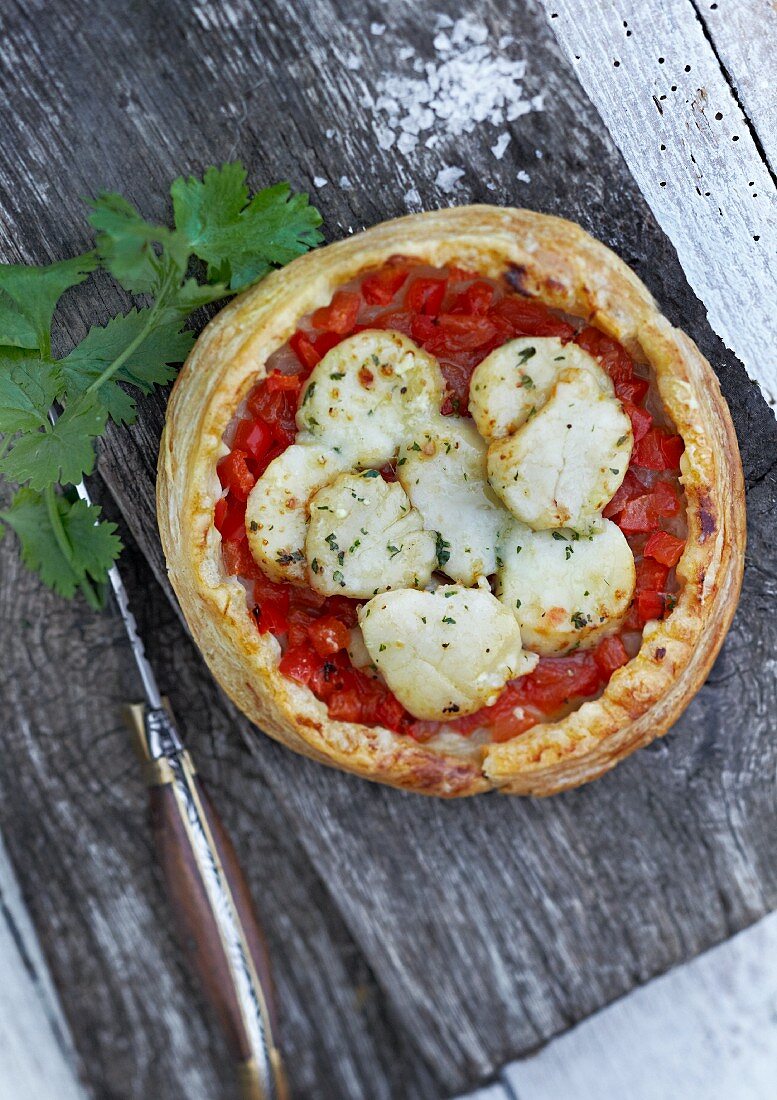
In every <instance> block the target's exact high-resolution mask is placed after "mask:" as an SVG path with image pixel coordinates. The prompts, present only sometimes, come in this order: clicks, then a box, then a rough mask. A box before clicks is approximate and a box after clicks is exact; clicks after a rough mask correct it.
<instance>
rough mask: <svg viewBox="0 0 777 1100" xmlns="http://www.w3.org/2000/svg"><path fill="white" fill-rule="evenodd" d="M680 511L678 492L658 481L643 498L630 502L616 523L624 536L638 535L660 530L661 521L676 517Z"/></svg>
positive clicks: (664, 482)
mask: <svg viewBox="0 0 777 1100" xmlns="http://www.w3.org/2000/svg"><path fill="white" fill-rule="evenodd" d="M679 511H680V501H679V498H678V495H677V491H676V490H675V489H674V487H673V486H672V485H670V483H669V482H667V481H657V482H656V483H655V485H654V486H653V488H652V489H651V490H650V491H649V492H648V493H645V494H644V495H643V496H639V497H636V498H635V499H633V500H630V501H629V502H628V503H627V504H626V506H625V507H624V508H623V509H622V510H621V512H620V515H619V516H618V518H617V520H616V522H617V524H618V526H619V527H620V529H621V531H623V533H624V535H637V534H642V533H647V532H649V531H656V530H658V528H659V526H660V524H659V520H660V519H668V518H669V517H670V516H676V515H677V513H678V512H679Z"/></svg>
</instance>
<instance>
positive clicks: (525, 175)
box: [515, 168, 531, 183]
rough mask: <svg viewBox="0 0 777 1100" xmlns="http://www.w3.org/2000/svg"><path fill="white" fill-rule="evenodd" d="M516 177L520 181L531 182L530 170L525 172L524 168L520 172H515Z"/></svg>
mask: <svg viewBox="0 0 777 1100" xmlns="http://www.w3.org/2000/svg"><path fill="white" fill-rule="evenodd" d="M515 178H516V179H517V180H518V181H519V182H520V183H531V176H530V175H529V173H528V172H524V170H523V168H522V169H521V170H520V172H516V173H515Z"/></svg>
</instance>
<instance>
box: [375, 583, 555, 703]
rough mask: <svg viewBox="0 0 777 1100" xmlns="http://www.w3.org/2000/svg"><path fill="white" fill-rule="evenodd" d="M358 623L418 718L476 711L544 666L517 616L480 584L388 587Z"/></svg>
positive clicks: (391, 681) (381, 666)
mask: <svg viewBox="0 0 777 1100" xmlns="http://www.w3.org/2000/svg"><path fill="white" fill-rule="evenodd" d="M359 623H360V625H361V628H362V634H363V636H364V642H365V645H366V647H367V650H368V652H369V654H370V656H371V657H372V660H373V662H374V663H375V665H376V666H377V668H378V669H379V671H380V672H381V673H382V674H383V676H384V678H385V680H386V683H387V684H388V686H389V687H390V688H391V690H392V691H393V692H394V694H395V695H396V697H397V699H399V701H400V702H401V703H402V704H403V706H405V707H406V708H407V710H409V711H410V713H411V714H413V715H414V716H415V717H416V718H426V719H439V720H445V719H446V718H449V719H450V718H455V717H457V716H460V715H463V714H472V713H473V712H474V711H476V710H479V709H480V708H481V707H482V706H486V705H488V704H489V703H493V702H495V701H496V699H497V698H498V696H499V693H500V692H501V690H502V688H503V687H504V685H505V684H506V683H507V681H508V680H512V679H514V678H515V677H517V676H522V675H524V674H525V673H527V672H530V671H531V669H532V668H534V666H535V665H536V663H537V658H536V657H535V656H533V655H532V654H528V653H524V651H523V648H522V643H521V631H520V627H519V625H518V623H517V622H516V620H515V618H514V617H513V615H512V613H511V612H510V611H509V610H508V609H507V608H506V607H504V606H503V605H502V604H501V603H500V602H499V601H498V600H497V599H496V598H495V597H494V596H492V594H491V593H490V592H489V591H487V590H484V589H480V588H469V589H467V588H460V587H458V586H456V585H448V586H445V587H442V588H438V589H437V590H436V591H434V592H417V591H413V590H409V589H405V590H402V591H399V592H386V593H384V594H383V595H381V596H376V597H375V598H374V599H372V600H370V602H369V603H367V604H365V605H364V607H362V608H361V609H360V610H359Z"/></svg>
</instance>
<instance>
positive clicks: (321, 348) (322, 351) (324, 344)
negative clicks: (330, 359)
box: [315, 332, 343, 359]
mask: <svg viewBox="0 0 777 1100" xmlns="http://www.w3.org/2000/svg"><path fill="white" fill-rule="evenodd" d="M342 342H343V337H342V336H341V335H340V333H338V332H322V333H321V335H320V336H317V337H316V341H315V348H316V351H317V352H318V354H319V355H320V356H321V358H322V359H323V358H324V356H325V355H326V353H327V352H328V351H331V350H332V348H336V347H337V345H338V344H341V343H342Z"/></svg>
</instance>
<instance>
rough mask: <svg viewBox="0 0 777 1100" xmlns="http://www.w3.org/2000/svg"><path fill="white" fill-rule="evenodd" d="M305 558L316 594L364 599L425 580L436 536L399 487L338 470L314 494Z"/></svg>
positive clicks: (373, 474) (370, 473) (369, 473)
mask: <svg viewBox="0 0 777 1100" xmlns="http://www.w3.org/2000/svg"><path fill="white" fill-rule="evenodd" d="M305 556H306V558H307V563H308V569H309V574H308V579H309V582H310V586H311V587H312V588H314V589H315V590H316V591H317V592H320V593H322V595H325V596H334V595H341V596H353V597H355V598H357V599H359V598H366V597H370V596H374V595H376V593H378V592H385V591H386V590H388V589H390V588H421V587H423V586H424V585H425V584H427V583H428V582H429V580H430V578H431V575H432V570H433V569H434V568H435V566H436V564H437V554H436V536H435V535H434V534H433V533H432V532H429V531H424V529H423V519H422V518H421V515H420V514H419V513H418V512H417V511H416V510H415V509H414V508H413V507H411V504H410V501H409V500H408V498H407V496H406V494H405V491H404V489H403V488H402V486H401V485H399V484H397V483H396V482H394V483H393V484H388V483H387V482H385V481H384V480H383V478H382V477H381V476H380V474H379V473H378V471H377V470H364V471H362V472H361V473H345V474H340V475H339V476H338V477H336V478H335V480H334V481H333V482H332V483H331V484H330V485H327V486H325V487H324V488H323V489H321V490H320V491H319V492H318V493H316V495H315V496H314V497H313V499H312V500H311V502H310V523H309V526H308V531H307V537H306V539H305Z"/></svg>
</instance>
